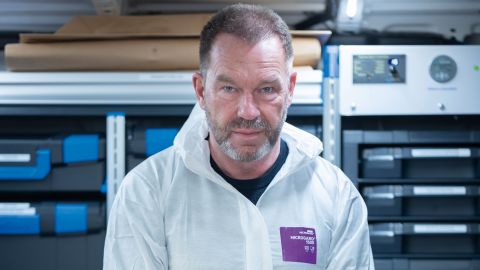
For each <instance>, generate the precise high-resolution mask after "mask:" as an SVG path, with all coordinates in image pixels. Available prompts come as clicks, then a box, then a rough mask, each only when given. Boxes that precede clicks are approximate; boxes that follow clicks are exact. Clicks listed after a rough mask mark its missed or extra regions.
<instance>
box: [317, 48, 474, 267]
mask: <svg viewBox="0 0 480 270" xmlns="http://www.w3.org/2000/svg"><path fill="white" fill-rule="evenodd" d="M327 52H330V53H331V54H330V55H329V56H330V60H331V61H330V68H331V67H333V68H334V70H333V71H332V70H330V71H327V72H328V73H329V74H330V76H329V78H326V79H325V80H324V86H325V87H324V91H325V94H324V104H325V108H324V127H325V128H324V141H325V150H326V153H325V155H324V156H325V157H326V158H327V159H330V160H331V161H332V162H335V163H336V164H337V165H340V166H341V167H342V168H343V170H344V171H345V173H346V174H347V175H348V176H349V177H350V178H351V179H352V181H353V182H354V183H355V184H356V186H357V187H358V189H359V191H360V193H361V194H362V196H363V197H364V199H365V202H366V204H367V207H368V210H369V227H370V236H371V243H372V249H373V252H374V258H375V265H376V269H379V270H398V269H402V270H407V269H408V270H425V269H432V270H433V269H464V270H467V269H468V270H473V269H480V230H479V229H480V204H479V201H480V198H479V197H480V195H479V190H480V147H479V146H480V92H479V91H478V90H479V88H478V86H479V85H480V68H479V65H480V46H339V47H330V48H328V49H327ZM332 52H333V54H332ZM335 53H336V55H335ZM337 59H338V60H339V61H338V68H337V69H335V64H336V61H335V60H337Z"/></svg>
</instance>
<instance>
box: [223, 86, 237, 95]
mask: <svg viewBox="0 0 480 270" xmlns="http://www.w3.org/2000/svg"><path fill="white" fill-rule="evenodd" d="M222 90H223V91H225V92H227V93H232V92H234V91H235V88H233V86H230V85H226V86H223V87H222Z"/></svg>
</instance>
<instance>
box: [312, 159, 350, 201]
mask: <svg viewBox="0 0 480 270" xmlns="http://www.w3.org/2000/svg"><path fill="white" fill-rule="evenodd" d="M315 166H316V170H317V172H318V173H317V175H319V177H318V178H319V180H320V181H322V183H323V184H324V185H326V186H328V187H330V188H331V189H334V190H336V192H339V193H344V192H348V193H350V192H352V191H353V190H352V188H353V189H355V190H356V188H355V185H354V184H353V182H352V181H351V180H350V178H349V177H348V176H347V175H346V174H345V173H344V172H343V171H342V170H341V169H340V168H339V167H337V166H336V165H334V164H332V163H331V162H330V161H328V160H326V159H325V158H323V157H321V156H318V157H316V158H315ZM332 192H333V190H332ZM354 193H356V192H354Z"/></svg>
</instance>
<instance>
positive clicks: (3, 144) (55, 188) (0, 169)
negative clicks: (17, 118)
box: [0, 134, 106, 192]
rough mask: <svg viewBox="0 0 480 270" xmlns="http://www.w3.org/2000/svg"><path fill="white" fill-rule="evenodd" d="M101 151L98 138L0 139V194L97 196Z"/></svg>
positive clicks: (101, 172)
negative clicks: (35, 193) (59, 193)
mask: <svg viewBox="0 0 480 270" xmlns="http://www.w3.org/2000/svg"><path fill="white" fill-rule="evenodd" d="M105 148H106V145H105V139H104V138H102V137H101V136H100V135H99V134H69V135H66V136H63V135H62V136H45V137H40V138H39V137H28V138H26V137H25V136H20V137H11V136H9V137H0V192H12V191H15V192H19V191H21V192H100V190H101V186H102V183H103V182H104V181H105V152H106V151H105Z"/></svg>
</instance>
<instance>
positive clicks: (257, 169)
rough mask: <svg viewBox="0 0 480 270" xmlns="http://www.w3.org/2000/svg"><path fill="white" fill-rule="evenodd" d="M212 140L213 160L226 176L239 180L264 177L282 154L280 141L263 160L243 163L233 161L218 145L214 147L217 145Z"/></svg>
mask: <svg viewBox="0 0 480 270" xmlns="http://www.w3.org/2000/svg"><path fill="white" fill-rule="evenodd" d="M212 140H213V139H212V138H211V137H210V138H209V140H208V145H209V147H210V154H211V155H212V158H213V160H214V161H215V163H216V164H217V165H218V167H219V168H220V169H221V170H222V171H223V172H224V173H225V174H226V175H228V176H229V177H231V178H234V179H238V180H243V179H245V180H246V179H255V178H258V177H260V176H262V175H263V174H265V172H266V171H267V170H268V169H269V168H270V167H272V165H273V164H274V163H275V161H276V160H277V158H278V155H279V153H280V140H278V141H277V142H276V143H275V145H274V146H273V148H272V150H271V151H270V152H269V153H268V154H266V155H265V156H264V157H263V158H261V159H259V160H256V161H251V162H242V161H237V160H233V159H232V158H230V157H229V156H227V155H226V154H225V153H224V152H223V151H221V150H220V148H219V147H218V145H212V144H215V142H212Z"/></svg>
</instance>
